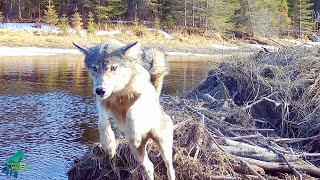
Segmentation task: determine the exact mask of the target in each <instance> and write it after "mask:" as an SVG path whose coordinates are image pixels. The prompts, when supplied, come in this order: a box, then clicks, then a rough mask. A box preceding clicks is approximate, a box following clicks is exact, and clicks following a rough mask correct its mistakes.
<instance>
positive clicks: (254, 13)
mask: <svg viewBox="0 0 320 180" xmlns="http://www.w3.org/2000/svg"><path fill="white" fill-rule="evenodd" d="M287 13H288V5H287V3H286V1H285V0H273V1H269V0H255V1H254V0H241V3H240V8H239V9H238V10H236V11H235V14H236V16H235V18H234V19H233V20H234V22H235V24H236V25H237V27H238V28H240V29H241V30H243V31H245V32H247V33H249V34H251V35H253V36H264V37H275V36H279V35H281V34H283V33H284V32H286V30H287V27H288V24H289V22H290V19H289V18H288V15H287Z"/></svg>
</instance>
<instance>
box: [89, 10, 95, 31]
mask: <svg viewBox="0 0 320 180" xmlns="http://www.w3.org/2000/svg"><path fill="white" fill-rule="evenodd" d="M87 30H88V33H90V34H93V33H94V32H95V30H96V27H95V23H94V17H93V13H92V12H91V11H90V12H89V15H88V27H87Z"/></svg>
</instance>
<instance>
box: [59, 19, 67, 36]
mask: <svg viewBox="0 0 320 180" xmlns="http://www.w3.org/2000/svg"><path fill="white" fill-rule="evenodd" d="M59 27H60V30H61V31H62V34H63V35H67V34H68V30H69V28H70V25H69V20H68V18H67V16H66V15H65V14H64V15H63V16H62V18H61V21H60V23H59Z"/></svg>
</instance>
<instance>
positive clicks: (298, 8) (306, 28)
mask: <svg viewBox="0 0 320 180" xmlns="http://www.w3.org/2000/svg"><path fill="white" fill-rule="evenodd" d="M312 5H313V4H312V3H310V2H309V1H308V0H292V1H291V9H290V11H291V12H290V15H291V18H292V20H293V28H294V31H295V32H298V33H299V36H300V37H302V36H303V35H306V34H309V33H311V31H312V30H313V25H314V24H313V22H312V14H311V13H312V10H311V6H312Z"/></svg>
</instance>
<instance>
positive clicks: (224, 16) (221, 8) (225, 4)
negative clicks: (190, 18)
mask: <svg viewBox="0 0 320 180" xmlns="http://www.w3.org/2000/svg"><path fill="white" fill-rule="evenodd" d="M239 7H240V4H239V2H238V1H237V0H216V1H208V5H207V10H206V13H207V15H206V20H207V29H208V31H210V32H221V33H223V32H226V31H229V30H231V29H232V28H233V26H234V24H233V23H232V22H231V19H232V17H233V15H234V12H235V10H236V9H238V8H239Z"/></svg>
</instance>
